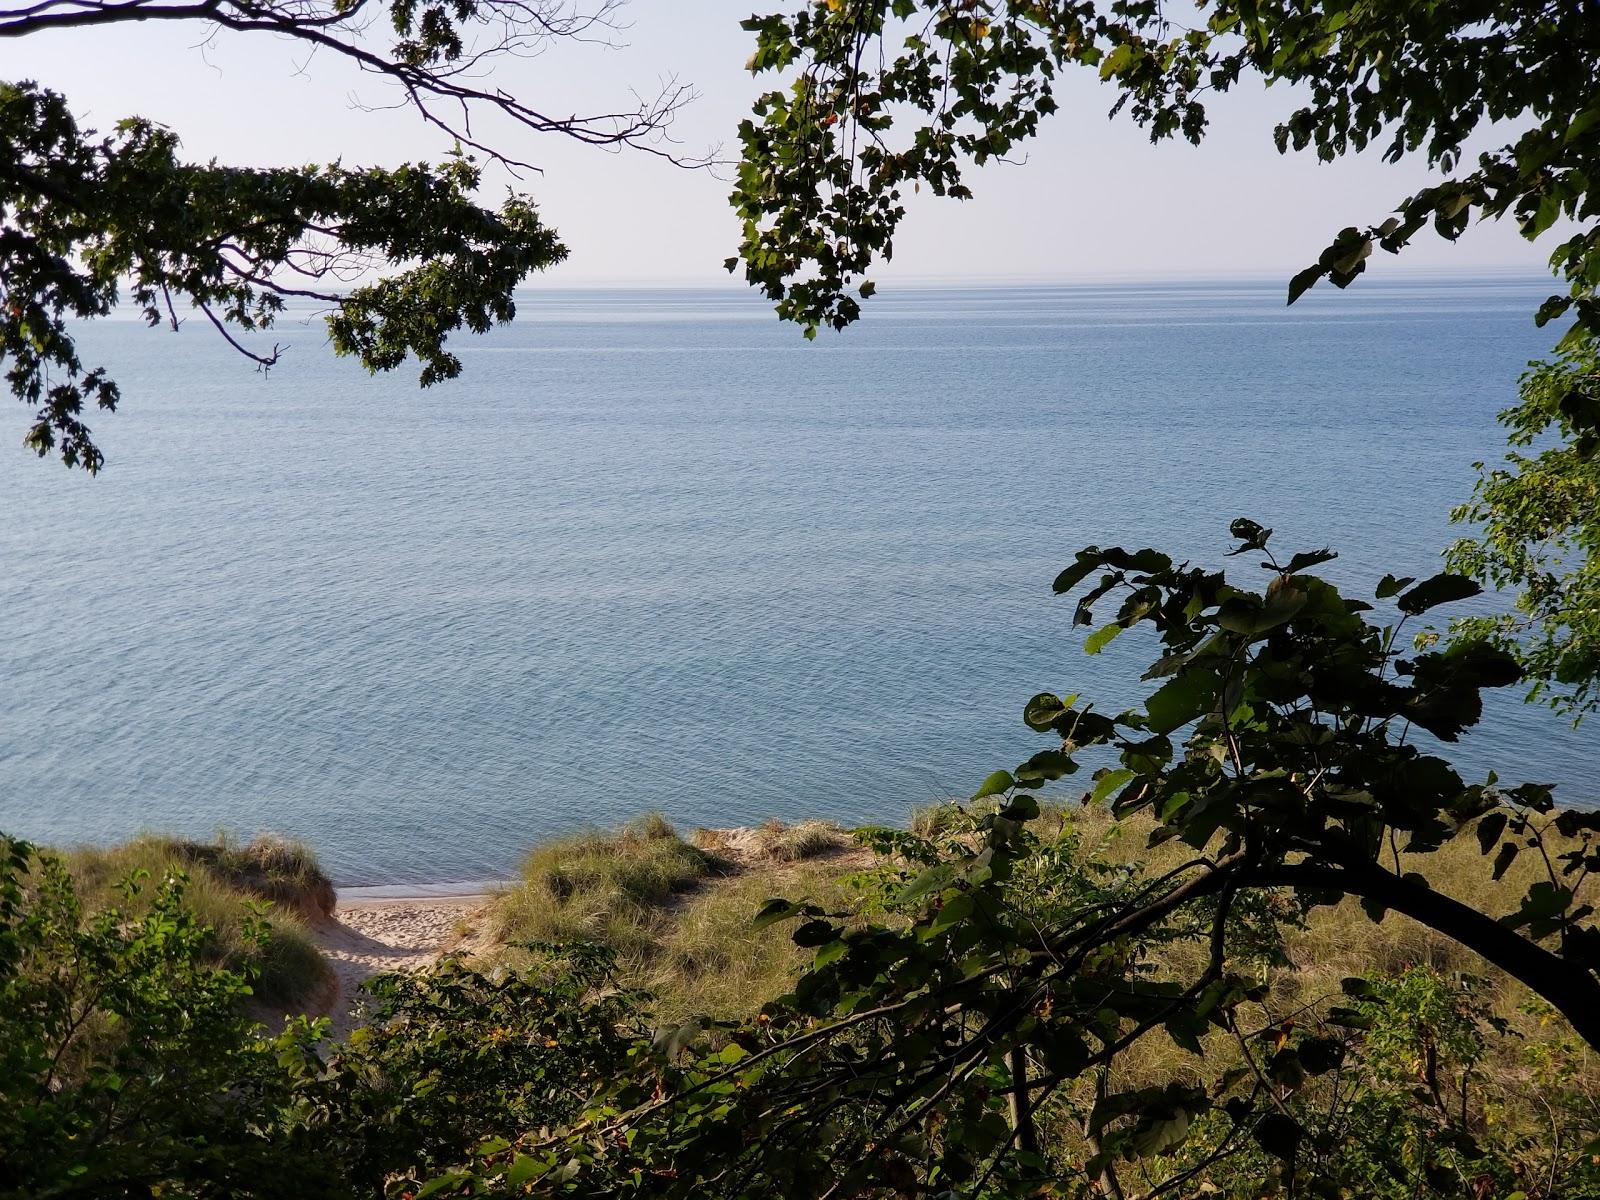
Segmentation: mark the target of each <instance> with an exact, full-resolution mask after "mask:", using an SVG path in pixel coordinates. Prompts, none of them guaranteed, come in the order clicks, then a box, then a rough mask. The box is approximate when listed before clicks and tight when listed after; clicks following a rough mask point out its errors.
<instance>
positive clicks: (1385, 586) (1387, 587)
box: [1375, 575, 1415, 600]
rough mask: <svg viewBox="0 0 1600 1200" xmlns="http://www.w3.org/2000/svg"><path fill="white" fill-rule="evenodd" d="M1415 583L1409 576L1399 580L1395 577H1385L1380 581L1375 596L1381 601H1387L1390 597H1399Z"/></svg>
mask: <svg viewBox="0 0 1600 1200" xmlns="http://www.w3.org/2000/svg"><path fill="white" fill-rule="evenodd" d="M1414 582H1415V580H1414V579H1413V578H1412V577H1411V576H1410V575H1407V576H1405V577H1404V578H1398V577H1396V576H1394V575H1385V576H1384V577H1383V578H1382V579H1380V580H1379V581H1378V589H1377V592H1376V593H1375V594H1376V595H1377V597H1378V599H1379V600H1387V599H1388V598H1389V597H1390V596H1398V595H1399V594H1400V593H1401V592H1402V591H1404V590H1405V589H1406V588H1408V587H1410V586H1411V584H1412V583H1414Z"/></svg>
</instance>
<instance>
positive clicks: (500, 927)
mask: <svg viewBox="0 0 1600 1200" xmlns="http://www.w3.org/2000/svg"><path fill="white" fill-rule="evenodd" d="M727 869H728V866H727V864H726V863H725V861H724V860H722V859H721V858H719V857H717V856H716V855H714V854H712V853H709V852H708V851H705V850H702V849H700V848H698V847H696V846H691V845H690V844H689V843H688V842H686V841H684V840H683V839H682V838H680V837H679V836H678V833H677V831H676V830H675V829H673V827H672V826H671V825H670V824H668V823H667V821H666V820H665V819H664V818H662V817H661V816H659V815H657V814H653V813H652V814H650V815H648V816H645V817H642V818H640V819H639V820H637V821H633V822H631V823H630V824H628V825H625V826H623V827H622V828H621V829H617V830H601V829H591V830H586V831H584V832H582V833H576V834H572V835H571V836H569V837H564V838H559V839H557V840H556V841H553V842H546V843H544V844H543V845H540V846H536V847H535V848H534V849H533V850H532V851H531V852H530V853H529V854H528V857H527V859H526V860H525V861H524V863H523V866H522V882H521V883H520V884H518V885H517V886H516V887H515V888H513V889H511V891H509V892H507V893H506V894H505V895H504V896H502V897H501V898H500V900H499V902H498V903H497V904H496V906H495V913H494V919H493V933H494V936H495V937H496V938H497V939H498V940H499V941H502V942H505V943H507V944H515V943H523V942H565V941H594V942H599V943H601V944H603V945H606V946H609V947H611V948H612V949H613V950H615V951H616V953H617V955H618V958H619V960H621V961H622V962H623V963H624V964H627V963H629V962H630V961H632V960H636V959H639V958H642V957H643V956H646V955H648V954H649V953H650V951H651V949H652V947H653V946H654V945H655V943H656V942H657V941H658V940H659V937H660V932H661V927H662V910H663V907H664V906H665V905H666V904H667V903H668V902H669V901H671V900H673V899H674V898H675V897H676V896H677V895H678V894H679V893H681V892H684V891H687V890H688V889H689V888H692V887H694V886H695V885H696V884H698V883H699V882H701V881H702V880H704V879H706V878H708V877H710V876H713V875H717V874H721V873H724V872H725V871H726V870H727Z"/></svg>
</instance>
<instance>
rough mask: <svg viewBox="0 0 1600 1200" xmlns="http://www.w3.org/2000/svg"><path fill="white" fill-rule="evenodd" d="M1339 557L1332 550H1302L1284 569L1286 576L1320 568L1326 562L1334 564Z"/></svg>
mask: <svg viewBox="0 0 1600 1200" xmlns="http://www.w3.org/2000/svg"><path fill="white" fill-rule="evenodd" d="M1338 557H1339V556H1338V555H1337V554H1336V553H1334V552H1333V551H1332V550H1302V551H1301V552H1300V553H1299V554H1296V555H1295V556H1294V557H1293V558H1291V559H1290V560H1289V562H1288V565H1286V566H1285V567H1284V568H1283V569H1284V572H1285V573H1286V574H1289V575H1298V574H1299V573H1300V572H1301V571H1304V570H1306V569H1308V568H1310V567H1315V566H1319V565H1321V564H1322V563H1325V562H1332V561H1333V560H1334V559H1336V558H1338Z"/></svg>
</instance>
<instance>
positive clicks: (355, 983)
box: [314, 894, 491, 1037]
mask: <svg viewBox="0 0 1600 1200" xmlns="http://www.w3.org/2000/svg"><path fill="white" fill-rule="evenodd" d="M490 900H491V897H489V896H488V895H483V894H479V895H470V896H417V897H408V898H399V899H383V900H355V901H352V902H349V903H346V902H344V901H341V902H340V903H339V905H338V907H337V908H336V909H335V910H334V914H333V918H332V919H331V920H329V921H325V922H323V923H321V924H320V925H319V926H318V927H317V928H316V929H315V930H314V933H315V936H316V939H317V944H318V945H319V946H320V947H321V948H322V952H323V954H325V955H326V956H327V958H328V962H329V964H330V965H331V966H332V967H333V971H334V976H335V978H336V979H337V980H338V985H339V986H338V992H337V994H336V996H334V997H333V999H332V1001H331V1003H330V1005H329V1007H328V1009H327V1013H326V1015H327V1016H329V1017H331V1018H332V1020H333V1032H334V1035H335V1036H336V1037H343V1036H345V1035H346V1034H348V1033H349V1032H350V1030H351V1028H352V1027H353V1026H354V1024H355V1021H354V1012H355V1005H356V1002H357V1000H358V999H359V998H360V988H361V985H362V983H363V982H365V981H366V980H367V979H370V978H371V977H372V976H374V975H377V974H381V973H382V972H384V971H414V970H419V969H421V968H423V967H426V966H428V965H429V964H431V963H432V962H433V961H434V960H435V959H436V958H438V957H439V955H440V954H442V953H444V952H445V951H447V950H452V949H455V948H456V947H458V946H461V945H465V944H470V943H471V942H472V941H473V939H474V938H475V936H477V935H478V934H479V933H480V932H481V928H482V924H483V917H484V914H485V913H486V912H487V910H488V907H489V902H490Z"/></svg>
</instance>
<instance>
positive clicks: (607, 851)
mask: <svg viewBox="0 0 1600 1200" xmlns="http://www.w3.org/2000/svg"><path fill="white" fill-rule="evenodd" d="M696 841H697V842H699V843H700V844H699V845H695V844H691V843H690V842H688V841H685V840H684V839H683V838H681V837H679V835H678V833H677V831H676V830H675V829H673V827H672V826H671V825H670V824H668V823H667V822H666V821H665V820H664V819H662V818H661V817H660V816H658V815H655V814H652V815H650V816H647V817H644V818H642V819H640V820H638V821H635V822H632V823H631V824H628V825H625V826H623V827H622V828H620V829H616V830H589V831H587V832H584V833H580V834H575V835H573V836H571V837H566V838H561V839H558V840H556V841H553V842H547V843H545V844H543V845H541V846H538V847H536V848H535V849H534V850H533V851H532V852H531V853H530V854H529V855H528V857H527V860H526V862H525V863H524V865H523V870H522V882H521V883H519V884H518V885H517V886H516V887H515V888H513V889H512V890H511V891H510V892H508V893H506V894H505V895H504V896H502V897H501V898H500V899H499V901H498V902H497V904H496V907H495V913H494V918H493V923H492V932H493V934H494V936H495V938H496V939H497V940H498V941H500V942H502V943H505V944H506V947H507V949H506V950H505V951H504V952H503V953H502V957H504V958H505V959H506V960H507V961H510V962H516V961H519V960H521V959H522V958H523V957H524V955H525V952H523V951H520V950H518V949H517V946H518V944H519V943H527V942H561V941H570V940H587V941H596V942H599V943H601V944H603V945H606V946H608V947H610V948H611V949H612V950H613V951H615V953H616V955H617V963H618V970H619V972H620V974H621V977H622V981H623V982H624V983H627V984H628V985H630V986H635V987H642V988H645V989H647V990H649V991H651V992H653V993H654V994H655V996H656V1011H657V1013H658V1014H659V1015H661V1016H662V1017H668V1018H679V1017H684V1016H688V1015H691V1014H701V1015H707V1016H713V1017H735V1016H740V1015H745V1014H749V1013H752V1012H754V1011H755V1010H756V1009H757V1008H759V1007H760V1006H761V1004H763V1003H764V1002H765V1001H767V1000H769V999H771V998H772V997H774V996H777V995H779V994H781V993H782V992H783V991H784V990H785V988H786V987H787V986H788V983H789V982H790V981H791V980H792V979H793V978H794V977H795V976H796V975H797V974H798V972H799V969H800V967H801V965H802V964H803V962H804V961H805V958H806V957H807V953H806V952H805V951H802V950H800V949H799V948H798V947H796V946H795V945H794V944H793V943H792V942H791V941H790V940H789V939H788V938H787V937H784V936H774V935H772V934H770V933H757V932H755V931H753V930H752V929H751V927H750V925H751V918H752V917H754V915H755V913H756V911H757V909H759V908H760V907H761V905H762V903H763V902H764V901H766V900H768V899H770V898H771V897H772V896H774V895H776V894H779V893H781V894H783V895H786V896H800V897H802V898H806V899H815V900H817V901H818V902H820V903H837V902H842V901H843V900H844V899H845V897H846V893H847V891H848V888H847V885H846V884H845V882H844V881H843V879H842V878H841V876H842V875H843V874H845V873H846V872H845V871H843V870H842V869H841V868H840V867H839V866H838V865H837V864H835V863H832V862H829V861H828V860H827V859H826V858H823V857H821V856H823V855H826V854H828V853H830V852H832V851H834V850H838V849H842V848H844V847H846V846H848V845H849V839H848V837H847V836H846V835H845V834H844V833H843V832H842V831H840V830H839V829H838V828H837V827H836V826H832V825H829V824H827V823H825V822H821V821H810V822H804V823H802V824H800V825H796V826H793V827H786V826H782V825H778V824H776V823H769V824H768V825H767V826H763V827H762V829H761V830H759V831H757V836H756V837H755V838H754V839H753V840H752V843H751V844H752V845H753V847H754V849H755V858H754V861H752V862H749V863H747V864H746V865H744V866H743V867H742V868H741V866H739V865H738V864H737V863H736V862H735V861H734V858H733V856H732V851H731V849H730V847H728V845H727V844H726V842H725V840H724V839H721V838H719V837H718V836H717V835H716V833H715V831H708V830H701V831H699V833H698V834H697V835H696ZM763 864H766V865H768V866H770V868H771V869H763ZM779 870H781V878H779V877H777V876H775V874H774V872H776V871H779Z"/></svg>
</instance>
